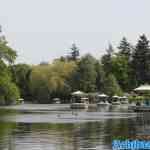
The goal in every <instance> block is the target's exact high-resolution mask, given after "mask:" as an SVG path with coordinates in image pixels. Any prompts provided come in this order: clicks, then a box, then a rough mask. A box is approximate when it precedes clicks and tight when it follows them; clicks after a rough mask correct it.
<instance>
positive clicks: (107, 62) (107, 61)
mask: <svg viewBox="0 0 150 150" xmlns="http://www.w3.org/2000/svg"><path fill="white" fill-rule="evenodd" d="M106 52H107V53H106V54H105V55H103V56H102V58H101V63H102V65H103V68H104V71H105V73H106V74H109V73H111V72H112V62H111V61H112V57H113V54H114V49H113V46H112V45H111V44H109V46H108V49H106Z"/></svg>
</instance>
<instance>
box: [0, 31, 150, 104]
mask: <svg viewBox="0 0 150 150" xmlns="http://www.w3.org/2000/svg"><path fill="white" fill-rule="evenodd" d="M0 34H1V36H0V105H9V104H16V103H17V102H18V99H19V98H20V97H21V98H23V99H24V100H25V101H30V102H33V103H52V100H53V98H56V97H57V98H60V99H61V102H62V103H68V102H69V101H70V94H71V92H73V91H76V90H81V91H84V92H86V93H95V92H99V93H105V94H107V95H109V96H113V95H119V96H122V95H123V94H124V93H130V92H131V91H132V89H134V88H136V87H137V86H139V85H142V84H150V45H149V44H150V43H149V39H148V38H147V36H146V35H145V34H142V35H140V36H139V37H138V39H137V42H136V44H135V45H133V44H132V43H130V42H129V41H128V40H127V38H126V37H123V38H122V39H121V40H120V42H119V43H118V46H117V47H114V46H113V45H112V44H109V45H108V46H107V47H108V48H107V49H106V50H105V54H103V55H102V56H101V57H100V58H99V59H96V58H95V57H93V56H92V55H91V54H90V53H88V54H85V55H84V56H80V49H79V48H78V46H77V45H76V44H75V43H74V44H72V46H71V48H70V49H68V53H69V55H67V56H66V57H63V56H61V57H60V58H56V59H54V60H53V62H52V63H48V62H41V63H40V64H38V65H29V64H16V63H15V60H16V58H17V52H16V51H15V50H14V49H12V48H11V47H9V46H8V43H7V40H6V39H5V36H4V35H3V34H2V32H1V33H0Z"/></svg>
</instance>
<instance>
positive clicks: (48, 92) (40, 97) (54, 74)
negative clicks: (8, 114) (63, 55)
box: [30, 60, 76, 103]
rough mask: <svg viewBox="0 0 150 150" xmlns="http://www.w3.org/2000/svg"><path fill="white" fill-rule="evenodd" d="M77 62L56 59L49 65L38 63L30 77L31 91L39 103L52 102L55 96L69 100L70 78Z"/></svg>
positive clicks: (64, 100)
mask: <svg viewBox="0 0 150 150" xmlns="http://www.w3.org/2000/svg"><path fill="white" fill-rule="evenodd" d="M75 68H76V64H75V62H73V61H72V62H71V61H69V62H63V61H60V60H56V61H54V62H53V63H52V64H49V65H37V66H34V67H33V69H32V73H31V77H30V83H31V84H30V85H31V92H32V96H33V97H34V99H36V100H37V102H39V103H52V99H53V98H56V97H57V98H61V101H62V102H66V100H67V101H69V98H68V97H69V96H70V92H71V87H70V84H69V78H70V77H71V75H72V72H73V71H74V70H75Z"/></svg>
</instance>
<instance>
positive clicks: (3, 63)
mask: <svg viewBox="0 0 150 150" xmlns="http://www.w3.org/2000/svg"><path fill="white" fill-rule="evenodd" d="M0 34H1V35H0V69H1V71H0V103H1V104H12V103H16V101H17V99H19V97H20V93H19V90H18V88H17V86H16V85H15V83H13V82H12V78H11V73H10V70H9V67H8V64H12V63H14V61H15V59H16V56H17V54H16V51H14V50H13V49H12V48H11V47H9V46H8V45H7V41H6V39H5V37H4V36H3V35H2V32H0Z"/></svg>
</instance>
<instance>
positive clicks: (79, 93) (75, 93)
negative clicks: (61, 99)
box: [71, 91, 85, 95]
mask: <svg viewBox="0 0 150 150" xmlns="http://www.w3.org/2000/svg"><path fill="white" fill-rule="evenodd" d="M84 94H85V93H84V92H82V91H75V92H73V93H72V94H71V95H84Z"/></svg>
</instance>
